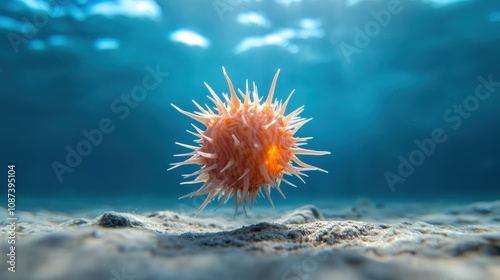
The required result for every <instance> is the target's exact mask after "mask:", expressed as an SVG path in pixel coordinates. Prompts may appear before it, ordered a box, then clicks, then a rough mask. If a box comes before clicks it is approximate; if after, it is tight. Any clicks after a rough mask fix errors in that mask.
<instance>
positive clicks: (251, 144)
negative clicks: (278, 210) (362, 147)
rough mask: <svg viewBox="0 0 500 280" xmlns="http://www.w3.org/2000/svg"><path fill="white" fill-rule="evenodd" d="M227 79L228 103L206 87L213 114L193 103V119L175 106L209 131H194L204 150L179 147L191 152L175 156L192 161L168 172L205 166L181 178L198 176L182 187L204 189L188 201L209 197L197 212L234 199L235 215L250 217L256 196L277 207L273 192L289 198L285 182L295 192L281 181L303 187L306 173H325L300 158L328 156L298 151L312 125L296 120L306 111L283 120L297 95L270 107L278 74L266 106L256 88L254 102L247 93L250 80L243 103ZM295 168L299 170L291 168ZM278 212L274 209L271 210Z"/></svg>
mask: <svg viewBox="0 0 500 280" xmlns="http://www.w3.org/2000/svg"><path fill="white" fill-rule="evenodd" d="M222 71H223V73H224V77H225V78H226V80H227V84H228V86H229V92H230V94H231V97H230V98H229V97H228V96H227V95H226V94H222V96H223V97H224V99H225V101H226V103H224V102H223V101H222V100H221V99H220V98H219V97H218V96H217V94H216V93H215V92H214V91H213V90H212V88H210V86H209V85H208V84H207V83H205V86H206V87H207V88H208V91H210V94H211V95H212V97H208V98H209V99H210V100H212V102H213V103H215V106H216V108H214V109H215V110H216V111H217V113H215V112H214V111H213V110H212V109H210V107H208V106H207V105H206V104H205V107H206V108H203V107H202V106H200V105H199V104H198V103H196V102H195V101H194V100H193V103H194V104H195V105H196V107H198V109H199V110H200V112H195V113H190V112H186V111H184V110H181V109H179V108H178V107H177V106H175V105H174V104H172V106H173V107H174V108H175V109H177V110H178V111H179V112H181V113H182V114H184V115H186V116H188V117H190V118H193V119H195V120H197V121H199V122H201V123H202V124H204V125H205V126H206V130H205V131H203V130H201V129H200V128H198V127H196V126H195V125H193V127H194V129H195V130H196V132H197V133H195V132H191V131H188V132H189V133H191V134H193V135H195V136H196V137H198V138H199V139H197V140H195V142H197V143H199V144H200V145H201V146H191V145H186V144H182V143H176V144H178V145H180V146H182V147H185V148H188V149H191V150H193V151H192V152H190V153H185V154H178V155H175V156H188V157H189V158H188V159H187V160H185V161H181V162H177V163H172V165H173V167H171V168H170V169H169V170H171V169H173V168H176V167H179V166H181V165H185V164H197V165H202V168H201V169H200V170H198V171H196V172H194V173H192V174H187V175H183V177H184V178H188V177H192V176H197V177H196V178H195V179H194V180H193V181H188V182H183V183H181V184H195V183H203V185H202V186H201V187H200V188H199V189H198V190H197V191H195V192H192V193H189V194H187V195H185V196H183V197H181V198H184V197H193V196H198V195H204V194H208V195H207V198H206V199H205V201H204V202H203V204H202V205H201V206H200V208H199V209H198V212H197V213H196V214H198V213H199V212H201V211H202V210H203V209H204V208H205V207H206V206H207V205H208V203H210V202H211V201H212V200H213V199H215V198H216V197H217V198H218V199H219V200H221V202H220V204H219V207H220V206H221V205H223V204H225V203H226V202H227V201H228V200H229V198H230V197H231V196H233V198H234V205H235V214H236V212H237V211H238V205H239V204H241V205H242V206H243V210H244V211H245V214H246V209H245V203H246V204H248V205H249V206H250V208H251V207H252V205H253V203H254V202H255V199H256V197H257V196H258V195H262V196H263V194H262V189H261V188H263V189H264V190H265V193H266V196H267V197H268V198H269V201H270V202H271V204H272V205H273V201H272V199H271V188H272V187H274V188H275V189H276V190H277V191H278V192H279V193H280V194H281V195H282V196H283V197H285V195H284V194H283V192H282V191H281V189H280V183H281V181H283V182H285V183H287V184H289V185H291V186H294V187H295V185H294V184H292V183H290V182H289V181H287V180H286V179H284V178H283V175H284V174H286V175H295V176H297V177H298V178H299V179H300V180H301V181H302V182H304V180H303V179H302V177H301V176H307V175H305V174H304V173H302V172H303V171H309V170H319V171H323V172H326V171H325V170H323V169H320V168H317V167H314V166H312V165H309V164H306V163H304V162H302V161H301V160H299V159H298V158H297V155H300V154H304V155H325V154H329V152H324V151H313V150H307V149H303V148H300V146H302V145H305V144H306V141H307V140H308V139H311V138H312V137H307V138H297V137H294V135H295V133H296V132H297V131H298V130H299V129H300V127H302V126H303V125H304V124H305V123H307V122H308V121H310V120H311V119H304V118H301V117H299V116H298V115H299V114H300V113H301V112H302V111H303V110H304V106H301V107H300V108H298V109H296V110H295V111H293V112H291V113H290V114H288V115H286V116H285V115H284V113H285V109H286V106H287V104H288V101H289V100H290V97H291V96H292V94H293V91H292V92H291V93H290V95H289V96H288V98H287V99H286V101H285V103H281V101H280V102H278V100H275V101H274V102H272V99H273V95H274V88H275V86H276V80H277V79H278V75H279V72H280V70H279V69H278V72H277V73H276V75H275V76H274V79H273V82H272V84H271V88H270V90H269V94H268V96H267V99H266V101H265V102H264V103H263V104H260V101H261V99H262V98H259V95H258V93H257V87H256V86H255V83H254V84H253V92H252V99H253V100H251V99H250V92H249V91H248V80H247V81H246V91H245V93H243V92H242V91H241V90H239V89H238V91H239V93H240V95H241V96H242V98H243V102H242V101H241V100H240V99H239V98H238V97H237V96H236V93H235V91H234V87H233V84H232V82H231V80H230V79H229V77H228V75H227V74H226V70H225V69H224V67H223V68H222ZM293 162H295V164H296V165H298V166H294V165H292V163H293ZM273 207H274V205H273Z"/></svg>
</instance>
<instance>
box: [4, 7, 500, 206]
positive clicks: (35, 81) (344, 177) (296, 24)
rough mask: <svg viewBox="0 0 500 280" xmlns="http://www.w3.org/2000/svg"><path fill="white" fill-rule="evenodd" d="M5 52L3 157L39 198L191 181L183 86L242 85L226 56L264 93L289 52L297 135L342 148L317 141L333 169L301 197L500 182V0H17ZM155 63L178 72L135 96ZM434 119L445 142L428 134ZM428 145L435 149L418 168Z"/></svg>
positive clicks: (197, 91)
mask: <svg viewBox="0 0 500 280" xmlns="http://www.w3.org/2000/svg"><path fill="white" fill-rule="evenodd" d="M387 14H389V16H390V18H387ZM384 15H385V16H386V17H385V18H384V17H383V16H384ZM377 17H378V18H377ZM381 17H382V19H381ZM360 30H361V33H363V34H364V35H360ZM368 33H369V34H368ZM367 34H368V35H367ZM360 36H361V37H360ZM360 38H361V39H360ZM363 39H364V40H363ZM0 61H1V64H0V99H1V100H0V114H1V123H2V125H1V130H0V135H1V144H2V145H1V147H0V154H1V157H0V163H1V164H2V168H1V169H0V170H4V171H5V172H4V173H5V176H7V175H6V173H7V168H6V166H7V164H15V165H16V171H17V188H18V193H19V195H20V196H22V195H24V196H26V197H28V196H29V197H35V199H31V200H30V204H33V205H36V203H37V199H36V198H39V201H42V200H43V201H44V203H47V202H48V203H50V201H54V203H57V200H58V197H64V196H73V197H82V200H84V198H85V200H92V199H97V198H98V197H101V196H102V197H108V196H131V197H134V196H137V197H139V196H153V197H156V198H158V199H162V198H165V199H166V200H167V199H173V198H177V197H179V196H181V195H183V194H185V193H187V192H190V191H192V190H193V185H182V186H181V185H179V183H180V182H182V177H181V174H185V173H190V172H193V171H195V170H196V168H194V167H193V168H191V167H181V168H178V169H175V170H172V171H170V172H167V171H166V169H167V168H168V167H169V165H170V163H172V162H175V161H178V160H179V158H174V157H173V154H176V153H181V152H185V151H186V150H185V149H184V148H182V147H179V146H176V145H175V144H174V142H183V143H188V144H190V143H191V141H192V140H193V139H195V138H194V137H193V136H192V135H190V134H188V133H186V132H185V130H186V129H191V126H190V123H192V122H193V120H191V119H189V118H187V117H185V116H183V115H181V114H179V113H178V112H177V111H176V110H175V109H174V108H173V107H172V106H170V103H174V104H176V105H177V106H179V107H181V108H183V109H185V110H187V111H193V110H196V107H195V106H194V105H193V104H192V103H191V100H192V99H194V100H196V101H197V102H198V103H200V104H204V103H208V104H210V101H209V100H208V99H207V97H206V96H207V95H208V94H209V93H208V91H207V89H206V88H205V87H204V85H203V82H204V81H205V82H207V83H208V84H210V85H211V86H212V88H213V89H214V90H215V91H216V92H217V93H219V94H220V93H222V92H228V90H227V85H226V82H225V80H224V77H223V75H222V69H221V67H222V66H225V68H226V70H227V72H228V74H229V76H230V77H231V79H232V81H233V83H234V85H235V87H237V88H241V89H244V87H245V80H246V79H249V81H250V83H251V82H255V83H256V84H257V86H258V87H259V92H260V93H261V94H266V93H267V91H268V89H269V86H270V83H271V80H272V77H273V76H274V74H275V73H276V71H277V69H278V68H280V69H281V74H280V77H279V80H278V85H277V91H276V95H275V96H276V97H277V98H278V99H285V98H286V97H287V96H288V94H289V93H290V92H291V91H292V90H293V89H295V94H294V96H293V98H292V100H291V101H290V104H289V110H288V112H291V110H292V109H295V108H297V107H299V106H301V105H305V111H304V112H303V113H302V116H303V117H306V118H309V117H312V118H313V120H312V121H311V122H310V123H308V124H307V125H305V126H304V127H303V128H302V129H301V130H300V132H299V133H298V135H299V136H303V137H307V136H313V137H314V139H312V140H310V141H309V144H308V145H307V146H306V147H307V148H311V149H315V150H327V151H330V152H331V153H332V154H331V155H327V156H321V157H311V156H303V157H302V159H303V160H304V161H305V162H307V163H310V164H313V165H315V166H319V167H321V168H323V169H326V170H328V171H329V173H328V174H324V173H320V172H308V173H307V174H308V175H309V177H308V178H305V179H306V182H307V184H305V185H304V184H302V183H301V182H300V181H298V180H296V179H295V178H291V179H290V180H291V181H292V182H294V183H296V184H297V185H298V186H299V187H298V188H296V189H295V188H292V187H288V186H287V187H284V188H283V189H284V192H285V193H286V194H287V195H288V196H289V197H291V198H293V197H300V198H306V197H307V199H306V200H307V201H309V202H314V199H315V198H318V197H321V199H323V200H329V199H331V200H332V201H334V200H335V199H336V198H338V197H353V198H354V197H367V198H372V197H386V198H394V199H398V198H401V199H403V198H410V197H415V198H422V199H424V198H432V197H443V198H449V197H455V196H462V197H485V198H488V199H498V197H499V194H500V145H499V144H498V143H499V140H498V139H499V138H500V86H499V85H498V83H499V82H500V67H499V61H500V2H499V1H493V0H482V1H480V0H476V1H473V0H471V1H452V0H449V1H443V0H441V1H439V0H428V1H410V0H401V1H353V0H352V1H342V0H338V1H334V0H332V1H307V0H303V1H300V0H298V1H225V0H221V1H201V0H198V1H194V0H191V1H174V0H171V1H159V0H158V1H153V0H137V1H132V0H130V1H129V0H120V1H118V0H116V1H90V0H89V1H85V0H82V1H69V0H59V1H57V0H53V1H39V0H26V1H20V0H6V1H2V2H1V4H0ZM155 71H156V72H157V73H158V72H161V73H168V74H161V75H160V76H158V75H157V76H153V79H150V80H149V81H148V83H150V84H154V87H153V86H151V88H150V89H148V90H146V94H145V95H144V96H145V97H144V100H141V101H139V102H135V104H136V107H135V108H132V107H131V106H128V105H127V106H125V104H126V103H124V101H123V99H122V96H123V95H130V94H131V93H132V92H134V91H138V90H139V89H138V88H137V87H138V86H139V87H141V86H142V87H143V88H144V79H145V77H147V76H148V75H151V72H155ZM155 77H156V78H155ZM488 79H489V80H492V81H496V83H497V84H496V85H495V86H489V87H487V86H485V83H484V80H488ZM478 87H479V88H480V89H479V94H480V95H478V93H477V89H478ZM478 96H481V97H482V99H484V100H479V99H478ZM476 101H477V102H476ZM464 102H465V103H467V104H464ZM476 103H477V104H476ZM113 104H114V105H113ZM455 104H458V106H462V105H464V106H465V107H464V108H466V109H465V110H466V111H465V113H464V114H462V115H461V114H460V113H459V112H458V111H456V110H457V109H456V108H457V107H454V106H457V105H455ZM460 104H462V105H460ZM122 106H123V107H122ZM134 106H135V105H134ZM125 107H127V108H128V109H125ZM467 108H468V109H469V110H467ZM103 120H104V122H105V123H106V124H107V125H108V126H110V127H113V131H111V132H109V133H104V134H103V138H102V141H100V142H99V144H98V145H92V151H91V152H89V154H88V155H87V156H83V157H82V159H81V161H78V163H77V164H73V165H75V166H74V167H70V166H69V164H68V162H67V156H68V149H73V150H76V149H77V147H78V145H79V143H80V142H82V141H86V139H87V138H86V136H85V135H84V133H83V132H82V131H83V130H86V131H92V130H93V129H96V128H99V126H100V124H101V123H102V122H103ZM436 129H437V131H436ZM435 133H437V134H439V135H440V136H439V137H438V138H439V139H441V142H442V143H434V144H435V148H434V149H432V152H429V151H427V152H428V153H427V154H424V152H414V151H416V150H419V147H418V146H417V144H416V143H415V141H425V139H429V138H431V137H432V136H433V134H435ZM444 139H445V140H444ZM427 143H428V142H427ZM412 153H413V156H414V157H415V158H413V160H414V161H415V160H416V159H417V158H418V156H419V155H422V154H424V157H423V159H422V160H421V161H423V162H421V163H419V164H418V166H417V165H413V164H412V166H413V167H412V168H410V169H414V170H413V171H411V170H408V169H406V171H404V170H405V169H404V168H403V169H401V167H400V165H401V164H402V163H401V162H402V159H403V161H406V160H408V161H410V157H411V155H412ZM56 162H57V163H56ZM58 164H61V165H65V166H67V167H68V169H66V171H68V172H64V173H60V174H59V175H58V172H57V171H55V170H56V169H55V167H54V166H55V165H58ZM410 164H411V163H410ZM58 166H59V165H58ZM59 168H60V166H59ZM398 168H399V169H400V170H398ZM406 168H407V167H406ZM401 170H403V172H401ZM388 172H389V173H388ZM0 176H1V175H0ZM388 176H390V178H392V179H391V180H390V181H389V182H388V179H387V178H388ZM394 176H400V177H394ZM394 178H398V179H394ZM394 180H395V181H394ZM5 188H6V187H5ZM5 193H6V192H5ZM2 195H4V194H2ZM275 195H276V193H275ZM84 203H85V202H84ZM141 203H143V202H141Z"/></svg>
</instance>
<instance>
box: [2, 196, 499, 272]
mask: <svg viewBox="0 0 500 280" xmlns="http://www.w3.org/2000/svg"><path fill="white" fill-rule="evenodd" d="M192 212H194V211H185V210H183V209H177V210H176V211H170V210H169V211H136V212H135V213H132V212H115V211H86V212H81V213H71V214H67V213H60V212H49V211H32V212H19V213H18V218H19V223H18V225H17V228H16V234H17V244H18V245H17V247H16V249H17V251H16V256H17V258H16V261H17V262H16V272H15V273H12V272H9V271H8V270H7V267H8V264H7V256H6V254H7V249H8V247H7V242H6V241H5V240H7V228H6V225H7V224H6V222H5V221H7V211H6V209H5V208H0V221H2V222H0V238H1V240H2V242H1V246H0V248H1V254H0V279H2V280H6V279H22V280H26V279H47V280H49V279H50V280H56V279H64V280H69V279H75V280H77V279H78V280H79V279H81V280H88V279H104V280H126V279H128V280H132V279H136V280H148V279H237V280H246V279H280V280H281V279H290V280H291V279H293V280H304V279H320V280H322V279H329V280H330V279H385V280H391V279H436V280H438V279H439V280H466V279H467V280H468V279H474V280H479V279H500V201H491V202H476V203H467V204H453V205H452V204H447V205H440V206H439V205H424V204H415V203H407V204H405V203H399V204H390V203H374V202H370V201H368V200H360V201H358V202H356V203H351V205H345V206H343V207H336V208H332V207H328V205H321V204H317V205H316V206H315V205H295V206H287V207H285V208H283V207H277V208H276V209H272V208H261V209H259V210H257V209H254V211H252V212H250V213H249V216H248V217H245V216H244V215H242V214H241V213H240V214H239V215H237V216H236V217H235V218H233V215H232V209H231V207H228V206H226V207H223V208H222V209H220V210H218V212H217V213H215V214H213V213H212V212H211V211H207V210H205V212H203V213H202V214H201V215H200V216H199V217H193V213H192Z"/></svg>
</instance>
